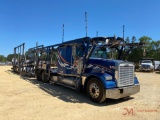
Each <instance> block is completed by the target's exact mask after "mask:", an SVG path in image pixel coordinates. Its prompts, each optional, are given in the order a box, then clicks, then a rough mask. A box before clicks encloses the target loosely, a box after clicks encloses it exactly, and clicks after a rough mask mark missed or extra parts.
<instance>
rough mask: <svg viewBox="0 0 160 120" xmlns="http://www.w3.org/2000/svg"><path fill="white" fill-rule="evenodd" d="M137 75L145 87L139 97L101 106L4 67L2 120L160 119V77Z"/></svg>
mask: <svg viewBox="0 0 160 120" xmlns="http://www.w3.org/2000/svg"><path fill="white" fill-rule="evenodd" d="M136 76H137V77H138V79H139V82H140V84H141V91H140V92H139V93H138V94H136V95H133V96H131V97H130V98H127V99H119V100H111V99H106V101H105V102H104V103H102V104H97V103H93V102H91V101H90V100H89V99H88V98H87V96H86V95H85V94H83V93H77V92H76V91H74V90H71V89H69V88H66V87H63V86H59V85H54V84H44V83H42V82H39V81H36V79H35V78H28V77H23V76H20V75H17V74H14V73H12V71H11V67H10V66H0V120H83V119H85V120H97V119H101V120H120V119H124V120H126V119H127V120H160V74H159V73H148V72H146V73H140V72H136Z"/></svg>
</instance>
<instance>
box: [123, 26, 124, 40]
mask: <svg viewBox="0 0 160 120" xmlns="http://www.w3.org/2000/svg"><path fill="white" fill-rule="evenodd" d="M123 39H124V25H123Z"/></svg>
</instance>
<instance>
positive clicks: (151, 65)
mask: <svg viewBox="0 0 160 120" xmlns="http://www.w3.org/2000/svg"><path fill="white" fill-rule="evenodd" d="M141 65H150V66H153V64H152V63H141Z"/></svg>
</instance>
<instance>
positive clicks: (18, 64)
mask: <svg viewBox="0 0 160 120" xmlns="http://www.w3.org/2000/svg"><path fill="white" fill-rule="evenodd" d="M24 48H25V43H23V44H21V45H19V46H17V47H15V48H14V57H13V58H12V66H13V67H12V69H13V71H14V72H17V73H21V72H22V68H23V65H24V59H25V57H24Z"/></svg>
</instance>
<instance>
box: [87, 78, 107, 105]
mask: <svg viewBox="0 0 160 120" xmlns="http://www.w3.org/2000/svg"><path fill="white" fill-rule="evenodd" d="M105 93H106V92H105V89H104V87H103V85H102V83H101V82H100V81H99V80H98V79H97V78H92V79H90V80H89V81H88V84H87V95H88V96H89V98H90V99H91V100H92V101H93V102H96V103H101V102H103V101H105V99H106V94H105Z"/></svg>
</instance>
